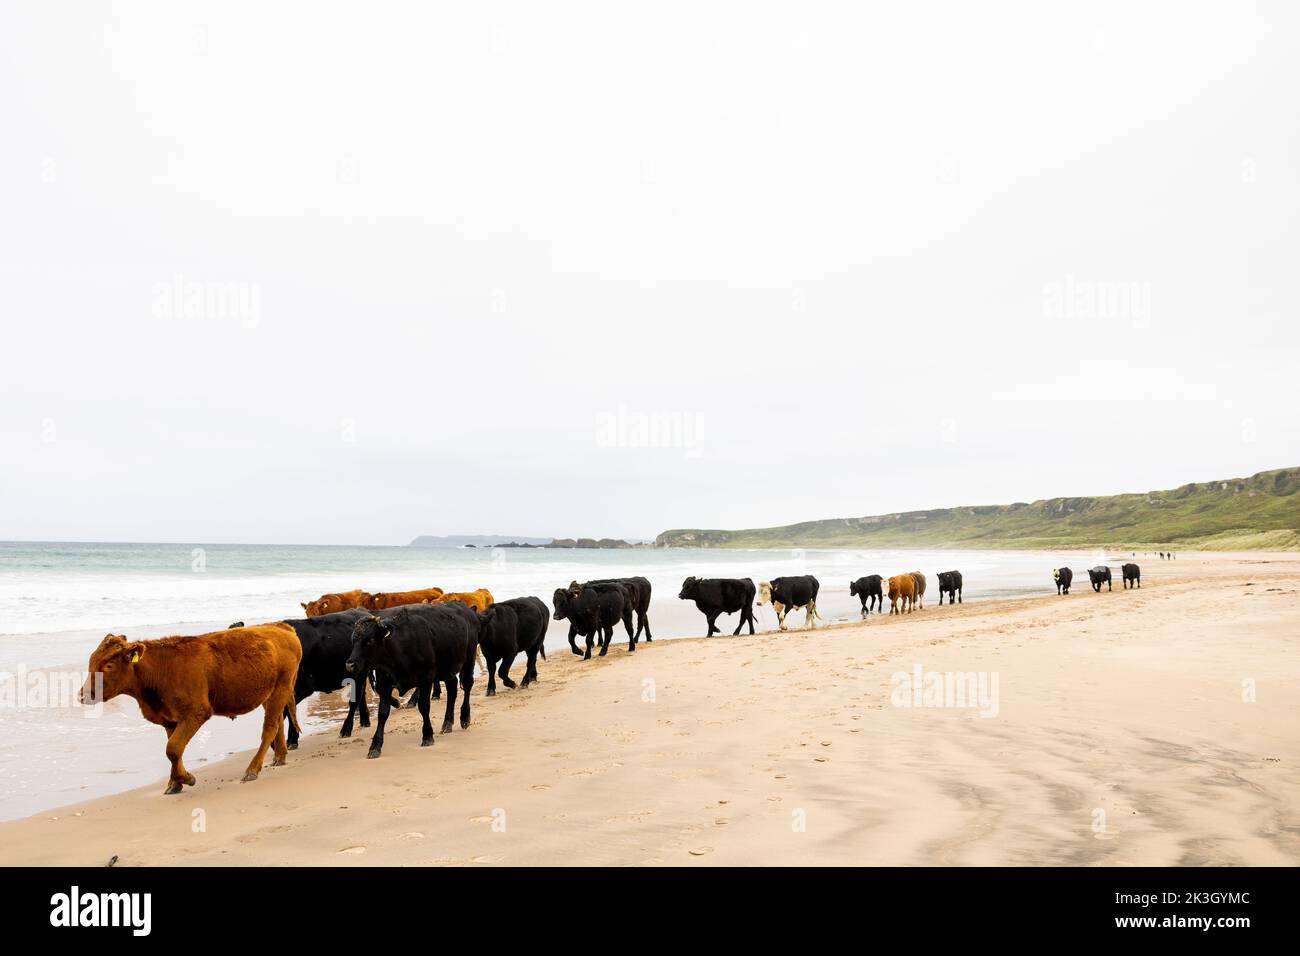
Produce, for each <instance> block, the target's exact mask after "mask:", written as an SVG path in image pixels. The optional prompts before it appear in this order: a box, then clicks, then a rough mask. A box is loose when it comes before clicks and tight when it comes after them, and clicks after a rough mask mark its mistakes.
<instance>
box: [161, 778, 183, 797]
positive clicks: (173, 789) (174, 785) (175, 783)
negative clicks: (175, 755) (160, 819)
mask: <svg viewBox="0 0 1300 956" xmlns="http://www.w3.org/2000/svg"><path fill="white" fill-rule="evenodd" d="M184 789H185V788H184V787H182V786H181V782H180V781H179V780H172V781H171V782H169V783H168V784H167V789H166V790H164V791H163V795H164V796H171V795H172V794H174V793H180V792H181V791H182V790H184Z"/></svg>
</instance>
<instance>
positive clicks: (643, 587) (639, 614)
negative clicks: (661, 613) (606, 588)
mask: <svg viewBox="0 0 1300 956" xmlns="http://www.w3.org/2000/svg"><path fill="white" fill-rule="evenodd" d="M587 583H588V584H621V585H623V586H624V587H625V588H627V592H628V597H629V598H631V600H632V610H633V611H634V612H636V637H637V639H638V640H639V639H640V637H641V632H642V631H644V632H645V639H646V640H647V641H653V640H654V638H653V637H651V636H650V617H649V612H650V580H649V579H648V578H641V577H636V578H601V579H599V580H596V581H588V582H587ZM572 586H573V585H570V587H572Z"/></svg>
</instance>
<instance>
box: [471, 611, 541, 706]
mask: <svg viewBox="0 0 1300 956" xmlns="http://www.w3.org/2000/svg"><path fill="white" fill-rule="evenodd" d="M550 617H551V609H550V608H548V607H547V606H546V604H545V603H544V602H543V601H542V599H541V598H535V597H518V598H511V599H510V600H509V601H497V602H496V603H495V604H492V605H490V606H489V607H488V609H487V610H486V611H482V612H480V613H479V616H478V620H479V638H478V643H479V648H480V650H482V652H483V659H484V662H485V664H486V666H485V668H484V669H485V670H486V671H487V679H488V686H487V696H488V697H495V696H496V692H497V682H496V678H497V675H498V674H499V675H500V677H501V683H503V684H505V685H506V686H507V687H514V686H515V682H514V681H513V680H511V679H510V665H511V664H513V663H514V661H515V657H516V656H517V655H519V654H526V655H527V656H528V666H527V667H526V668H524V680H523V686H524V687H527V686H528V685H529V684H531V683H532V682H533V681H535V680H537V655H538V654H541V655H542V660H546V648H545V647H543V646H542V642H543V641H545V639H546V627H547V625H548V624H549V623H550ZM498 661H500V662H501V669H500V671H498V670H497V662H498Z"/></svg>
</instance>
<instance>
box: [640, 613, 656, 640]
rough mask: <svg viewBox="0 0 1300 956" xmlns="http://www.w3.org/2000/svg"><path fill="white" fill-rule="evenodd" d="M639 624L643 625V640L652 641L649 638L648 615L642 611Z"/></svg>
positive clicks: (651, 638)
mask: <svg viewBox="0 0 1300 956" xmlns="http://www.w3.org/2000/svg"><path fill="white" fill-rule="evenodd" d="M641 623H642V624H643V625H645V639H646V640H647V641H653V640H654V638H653V637H651V636H650V615H649V614H646V613H645V612H644V611H642V612H641Z"/></svg>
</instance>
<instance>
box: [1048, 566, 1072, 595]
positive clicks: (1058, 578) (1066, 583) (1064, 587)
mask: <svg viewBox="0 0 1300 956" xmlns="http://www.w3.org/2000/svg"><path fill="white" fill-rule="evenodd" d="M1052 580H1053V581H1055V582H1056V593H1057V594H1069V593H1070V582H1071V581H1073V580H1074V572H1073V571H1071V570H1070V569H1069V568H1057V569H1056V570H1055V571H1053V572H1052Z"/></svg>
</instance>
